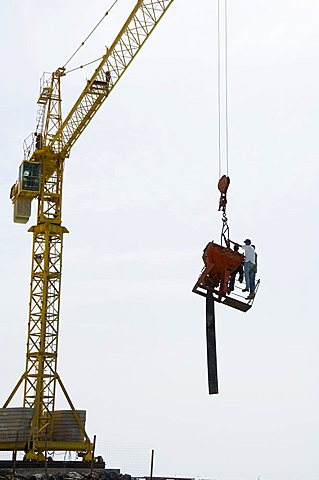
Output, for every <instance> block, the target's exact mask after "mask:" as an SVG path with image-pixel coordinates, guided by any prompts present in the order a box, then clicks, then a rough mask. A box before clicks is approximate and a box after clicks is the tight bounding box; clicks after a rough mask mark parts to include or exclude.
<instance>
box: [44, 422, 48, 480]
mask: <svg viewBox="0 0 319 480" xmlns="http://www.w3.org/2000/svg"><path fill="white" fill-rule="evenodd" d="M47 455H48V427H46V429H45V450H44V473H45V476H46V477H47V476H48V459H47Z"/></svg>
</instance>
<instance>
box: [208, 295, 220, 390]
mask: <svg viewBox="0 0 319 480" xmlns="http://www.w3.org/2000/svg"><path fill="white" fill-rule="evenodd" d="M206 339H207V370H208V391H209V394H210V395H212V394H217V393H218V375H217V358H216V332H215V301H214V298H213V295H212V294H211V293H209V292H207V297H206Z"/></svg>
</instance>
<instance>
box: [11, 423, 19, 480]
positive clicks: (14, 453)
mask: <svg viewBox="0 0 319 480" xmlns="http://www.w3.org/2000/svg"><path fill="white" fill-rule="evenodd" d="M18 438H19V432H17V434H16V444H15V448H14V450H13V452H12V473H13V476H14V477H15V476H16V465H17V449H18Z"/></svg>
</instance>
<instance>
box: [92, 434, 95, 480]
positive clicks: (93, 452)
mask: <svg viewBox="0 0 319 480" xmlns="http://www.w3.org/2000/svg"><path fill="white" fill-rule="evenodd" d="M95 444H96V435H94V437H93V450H92V458H91V477H92V474H93V466H94V454H95Z"/></svg>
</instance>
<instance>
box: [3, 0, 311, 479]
mask: <svg viewBox="0 0 319 480" xmlns="http://www.w3.org/2000/svg"><path fill="white" fill-rule="evenodd" d="M110 3H111V2H105V1H102V0H92V1H90V2H88V1H84V0H67V1H66V0H55V1H54V2H43V1H40V0H24V1H21V0H20V1H19V0H10V2H5V1H4V0H2V1H1V3H0V15H1V19H2V21H1V30H0V48H1V62H2V75H1V76H0V84H1V90H0V91H1V110H0V111H1V125H2V128H1V138H2V142H1V143H2V161H1V175H0V205H1V208H0V224H1V225H0V228H1V246H2V247H1V249H0V264H1V271H2V275H1V277H0V290H1V339H0V362H1V365H2V372H1V388H0V402H1V403H3V402H4V401H5V399H6V397H7V396H8V395H9V393H10V391H11V389H12V388H13V385H14V384H15V383H16V381H17V380H18V378H19V377H20V375H21V374H22V372H23V369H24V364H25V344H26V329H27V312H28V298H29V282H30V260H31V240H32V237H31V235H30V234H28V233H27V229H28V228H29V227H30V226H31V225H33V224H34V223H35V221H36V219H35V209H34V212H33V216H32V219H31V221H30V223H29V225H15V224H13V222H12V206H11V204H10V201H9V190H10V187H11V185H12V184H13V182H14V181H15V180H16V177H17V170H18V166H19V164H20V162H21V160H22V142H23V139H24V138H25V137H27V135H29V133H30V132H32V131H34V128H35V124H36V100H37V95H38V89H39V79H40V77H41V75H42V72H43V71H48V72H51V71H53V70H54V69H56V68H58V67H59V66H61V65H63V64H64V63H65V61H66V60H67V58H68V57H69V56H70V55H71V54H72V53H73V51H74V50H75V48H76V47H77V46H78V45H79V44H80V43H81V42H82V40H83V39H84V38H85V36H86V35H87V33H88V32H89V31H90V30H91V28H92V27H93V26H94V25H95V24H96V22H97V21H98V20H99V19H100V17H101V16H102V15H103V13H104V11H105V10H106V9H107V7H109V5H110ZM133 4H134V1H128V0H119V2H118V5H117V6H116V8H114V10H113V11H112V13H111V14H110V15H109V16H108V17H107V19H106V20H105V22H104V23H103V25H102V26H101V27H100V28H99V30H98V31H97V33H96V35H95V36H94V37H93V38H92V40H91V41H90V42H89V43H88V45H87V47H85V48H83V49H82V51H81V54H79V55H78V56H77V57H76V58H75V59H74V61H73V62H72V66H73V67H76V66H78V65H80V64H82V63H86V62H87V61H90V60H92V59H94V58H96V57H99V56H101V55H102V54H103V53H104V47H105V46H106V45H110V44H111V43H112V40H113V38H114V37H115V35H116V33H117V31H118V30H119V28H120V26H121V24H123V23H124V21H125V19H126V17H127V16H128V14H129V12H130V10H131V8H132V6H133ZM228 13H229V32H228V33H229V38H228V41H229V122H230V125H229V129H230V130H229V133H230V170H229V174H230V177H231V186H230V190H229V206H228V208H229V215H228V216H229V220H230V228H231V237H232V238H233V239H235V240H238V241H239V242H242V241H243V240H244V239H245V238H246V237H249V238H251V239H252V240H253V242H254V243H255V244H256V247H257V250H258V253H259V276H260V278H261V287H260V290H259V292H258V296H257V298H256V301H255V304H254V308H253V309H252V310H251V311H250V312H248V313H246V314H243V313H240V312H238V311H234V310H232V309H230V308H228V307H226V306H218V308H217V343H218V363H219V366H218V368H219V381H220V394H219V395H217V396H209V395H208V389H207V373H206V345H205V342H206V340H205V316H204V315H205V309H204V299H203V298H201V297H199V296H196V295H194V294H193V293H192V292H191V290H192V287H193V284H194V283H195V281H196V279H197V277H198V275H199V273H200V270H201V268H202V260H201V255H202V250H203V247H204V246H205V245H206V243H207V242H208V241H209V240H212V239H216V240H218V238H219V235H220V228H221V218H220V215H219V213H218V212H217V207H218V192H217V188H216V184H217V180H218V141H217V131H218V115H217V33H216V31H217V0H216V1H213V2H212V1H209V0H202V1H191V0H176V1H175V2H174V3H173V5H172V6H171V8H170V9H169V11H168V12H167V14H166V16H165V17H164V19H163V20H162V22H161V23H160V24H159V26H158V27H157V29H156V31H155V32H154V34H153V35H152V37H151V38H150V39H149V41H148V42H147V43H146V45H145V46H144V47H143V49H142V51H141V52H140V53H139V54H138V57H137V58H136V59H135V60H134V62H133V64H132V65H131V66H130V68H129V70H128V71H127V72H126V73H125V76H124V77H123V78H122V79H121V81H120V82H119V84H118V85H117V87H116V89H115V90H114V91H113V92H112V95H111V96H110V97H109V98H108V99H107V101H106V102H105V104H104V105H103V107H102V108H101V110H100V111H99V113H98V114H97V116H96V117H95V118H94V119H93V120H92V122H91V124H90V125H89V126H88V128H87V129H86V131H85V132H84V133H83V135H82V136H81V138H80V139H79V140H78V142H77V144H76V145H75V146H74V148H73V150H72V153H71V157H70V159H67V162H66V169H65V183H64V185H65V186H64V211H63V224H64V225H65V226H66V227H67V228H68V229H69V231H70V234H69V235H67V236H66V237H65V244H64V245H65V247H64V266H63V282H62V283H63V288H62V290H63V293H62V303H61V323H60V325H61V327H60V330H61V335H60V344H59V362H58V370H59V373H60V375H61V377H62V380H63V382H64V384H65V385H66V387H67V389H68V391H69V393H70V396H71V398H72V400H73V402H74V404H75V405H76V407H77V408H80V409H86V410H87V430H88V433H89V434H90V435H94V434H96V435H97V438H98V440H97V451H98V453H100V454H102V455H103V456H104V457H105V460H106V461H107V462H108V465H109V466H110V467H118V468H121V470H122V471H123V472H127V473H132V474H140V475H147V474H148V468H149V467H148V465H149V455H150V449H151V448H154V449H155V465H154V474H155V475H171V476H172V475H179V476H187V477H193V476H197V477H201V478H210V479H212V480H214V479H216V480H217V479H218V480H255V479H257V478H258V476H260V480H318V479H319V455H318V433H319V428H318V427H319V410H318V404H319V387H318V380H319V379H318V361H319V358H318V357H319V354H318V336H319V324H318V313H317V310H318V307H317V305H318V303H317V295H318V294H317V283H318V248H317V244H318V231H319V228H318V220H317V218H318V214H317V212H318V208H319V201H318V170H319V163H318V154H319V144H318V132H317V130H318V110H319V94H318V85H319V78H318V77H319V65H318V47H319V3H318V1H315V0H303V1H301V0H299V1H296V0H289V1H288V0H267V1H266V0H228ZM93 69H94V67H93V68H92V69H90V68H88V69H86V70H81V71H79V72H76V73H73V74H69V75H67V76H66V77H65V78H64V79H63V87H62V88H63V91H62V95H63V112H64V115H66V114H67V112H68V110H69V108H70V107H71V106H72V105H73V103H74V101H75V100H76V98H77V96H78V95H79V93H80V92H81V91H82V89H83V86H84V84H85V81H86V79H87V78H89V77H90V76H91V74H92V71H93ZM34 207H35V205H34ZM21 404H22V392H19V393H18V395H17V396H16V399H15V402H14V405H17V406H20V405H21ZM58 407H59V408H63V407H65V404H64V403H63V400H62V398H59V399H58Z"/></svg>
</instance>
